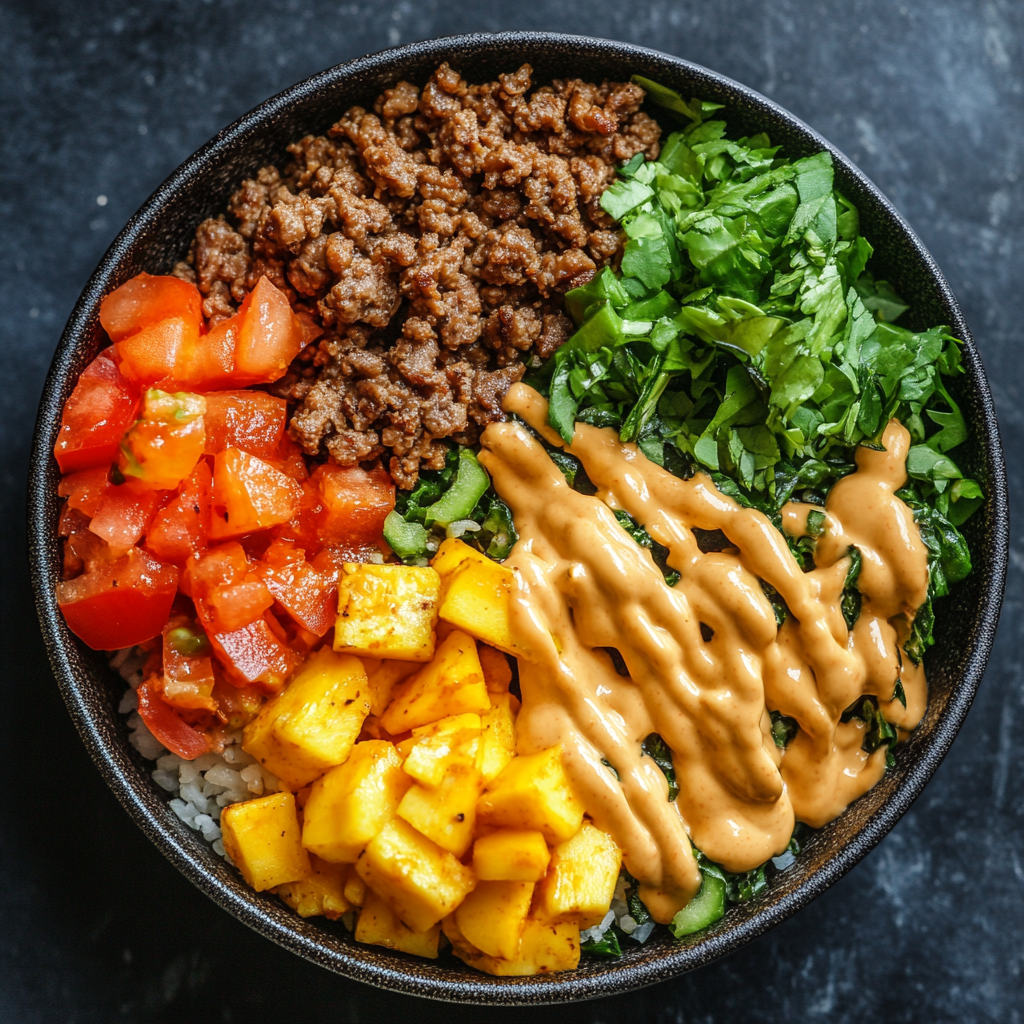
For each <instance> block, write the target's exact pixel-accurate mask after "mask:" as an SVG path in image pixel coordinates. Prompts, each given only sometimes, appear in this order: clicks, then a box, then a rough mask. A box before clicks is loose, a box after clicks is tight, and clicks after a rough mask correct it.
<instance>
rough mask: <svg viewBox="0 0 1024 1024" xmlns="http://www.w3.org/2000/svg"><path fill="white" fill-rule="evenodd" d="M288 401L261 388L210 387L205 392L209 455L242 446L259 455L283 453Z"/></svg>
mask: <svg viewBox="0 0 1024 1024" xmlns="http://www.w3.org/2000/svg"><path fill="white" fill-rule="evenodd" d="M287 413H288V403H287V402H286V401H285V400H284V399H283V398H275V397H274V396H273V395H268V394H265V393H264V392H262V391H211V392H210V393H209V394H208V395H207V396H206V415H205V416H204V417H203V420H204V423H205V424H206V447H205V449H204V450H205V452H206V454H207V455H216V454H217V453H218V452H222V451H224V450H225V449H227V448H240V449H241V450H242V451H244V452H248V453H249V454H250V455H255V456H256V457H257V458H260V459H276V458H278V457H279V456H280V454H281V440H282V438H283V437H284V425H285V418H286V416H287Z"/></svg>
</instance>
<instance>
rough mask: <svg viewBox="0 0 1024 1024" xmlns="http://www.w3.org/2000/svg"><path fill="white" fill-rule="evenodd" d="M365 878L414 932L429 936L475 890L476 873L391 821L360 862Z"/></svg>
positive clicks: (410, 829) (413, 831) (402, 824)
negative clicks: (442, 919) (424, 933)
mask: <svg viewBox="0 0 1024 1024" xmlns="http://www.w3.org/2000/svg"><path fill="white" fill-rule="evenodd" d="M356 871H358V872H359V877H360V878H362V880H363V881H364V882H365V883H366V884H367V886H368V887H369V888H370V889H372V890H373V891H374V892H375V893H377V895H378V896H380V897H381V898H382V899H383V900H384V902H385V903H387V904H388V906H389V907H391V909H392V910H393V911H394V912H395V913H396V914H397V915H398V918H399V920H401V921H402V922H403V923H404V924H405V925H406V926H407V927H409V928H410V929H411V930H412V931H416V932H425V931H426V930H427V929H428V928H432V927H433V926H434V925H435V924H437V922H438V921H440V920H441V918H442V917H445V916H447V915H448V914H450V913H451V912H452V911H453V910H454V909H455V908H456V907H457V906H458V905H459V904H460V903H461V902H462V901H463V900H464V899H465V898H466V896H467V895H469V893H470V892H472V890H473V886H474V884H475V882H476V879H475V878H474V877H473V872H472V871H471V870H470V869H469V868H467V867H465V866H464V865H462V864H460V863H459V861H458V859H457V858H456V857H455V856H454V855H452V854H450V853H448V852H447V851H446V850H442V849H441V847H440V846H438V845H437V844H436V843H433V842H431V841H430V840H429V839H428V838H427V837H426V836H425V835H422V834H421V833H420V832H417V831H416V829H414V828H413V827H412V825H409V824H408V823H407V822H404V821H402V819H401V818H394V819H393V820H391V821H389V822H388V823H387V824H386V825H385V826H384V828H382V829H381V831H380V832H378V833H377V835H376V836H374V838H373V839H371V840H370V842H369V844H368V845H367V847H366V849H365V850H364V851H363V853H362V855H361V856H360V858H359V860H358V861H357V862H356Z"/></svg>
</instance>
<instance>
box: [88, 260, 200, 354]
mask: <svg viewBox="0 0 1024 1024" xmlns="http://www.w3.org/2000/svg"><path fill="white" fill-rule="evenodd" d="M171 317H183V318H185V319H186V320H194V321H195V322H196V323H197V324H198V323H201V322H202V318H203V297H202V296H201V295H200V294H199V289H198V288H196V286H195V285H194V284H191V283H189V282H188V281H183V280H181V278H178V277H170V276H154V275H151V274H136V275H135V277H133V278H132V279H131V280H130V281H126V282H125V283H124V284H123V285H121V287H120V288H116V289H115V290H114V291H112V292H111V293H110V294H109V295H108V296H107V297H106V298H105V299H104V300H103V301H102V302H101V303H100V323H101V324H102V325H103V329H104V330H105V331H106V332H107V334H108V335H109V336H110V340H111V341H121V340H122V339H124V338H127V337H130V336H131V335H133V334H137V333H138V332H139V331H141V330H142V329H143V328H144V327H151V326H152V325H153V324H156V323H159V322H160V321H161V320H168V319H170V318H171Z"/></svg>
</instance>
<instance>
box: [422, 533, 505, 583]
mask: <svg viewBox="0 0 1024 1024" xmlns="http://www.w3.org/2000/svg"><path fill="white" fill-rule="evenodd" d="M490 561H491V560H490V559H489V558H488V557H487V556H486V555H485V554H484V553H483V552H482V551H477V549H476V548H471V547H470V546H469V545H468V544H467V543H466V542H465V541H464V540H458V539H456V538H455V537H449V538H448V539H447V540H443V541H442V542H441V546H440V547H439V548H438V549H437V554H436V555H434V557H433V558H432V559H431V560H430V564H431V566H432V567H433V568H434V570H435V571H436V572H437V574H438V575H439V576H440V577H441V595H442V598H443V596H444V590H445V587H446V586H447V585H448V583H449V582H450V580H451V578H452V576H454V575H455V571H456V570H457V569H459V568H461V567H462V565H463V564H464V563H465V562H477V563H479V564H481V565H486V564H487V563H488V562H490Z"/></svg>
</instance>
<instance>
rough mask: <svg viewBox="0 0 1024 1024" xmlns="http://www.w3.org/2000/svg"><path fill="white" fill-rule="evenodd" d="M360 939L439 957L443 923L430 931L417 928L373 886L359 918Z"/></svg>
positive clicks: (377, 944)
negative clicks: (405, 920) (407, 921)
mask: <svg viewBox="0 0 1024 1024" xmlns="http://www.w3.org/2000/svg"><path fill="white" fill-rule="evenodd" d="M355 938H356V942H368V943H372V944H373V945H375V946H387V948H388V949H399V950H401V951H402V952H403V953H415V954H416V955H417V956H426V957H429V958H430V959H431V960H434V959H436V958H437V943H438V940H439V939H440V938H441V925H440V924H435V925H433V926H432V927H430V928H428V929H427V930H426V931H422V932H414V931H412V930H411V929H409V928H407V927H406V926H405V925H404V924H402V922H401V921H400V920H399V919H398V917H397V915H396V914H395V912H394V911H393V910H392V909H391V908H390V907H389V906H388V905H387V903H385V902H384V901H383V900H382V899H381V898H380V897H379V896H378V895H377V894H376V893H375V892H374V891H373V890H372V889H367V890H366V902H365V903H364V904H363V909H362V910H361V911H360V912H359V920H358V921H356V932H355Z"/></svg>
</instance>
